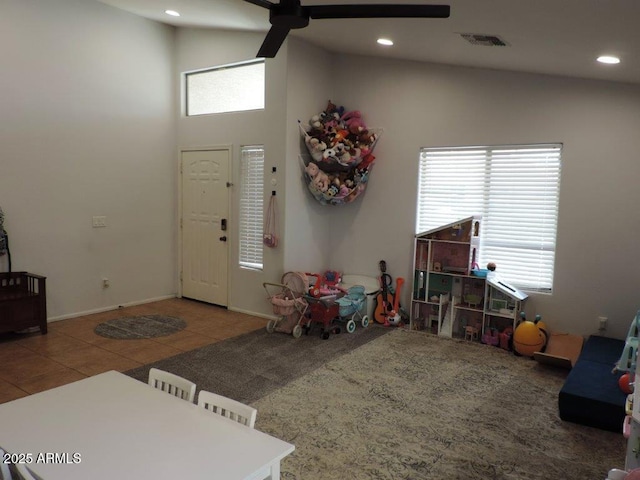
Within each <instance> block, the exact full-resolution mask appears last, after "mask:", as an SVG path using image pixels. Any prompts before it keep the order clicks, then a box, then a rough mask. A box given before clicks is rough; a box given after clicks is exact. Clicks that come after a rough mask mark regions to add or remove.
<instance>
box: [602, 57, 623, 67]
mask: <svg viewBox="0 0 640 480" xmlns="http://www.w3.org/2000/svg"><path fill="white" fill-rule="evenodd" d="M598 61H599V62H600V63H607V64H609V65H615V64H617V63H620V59H619V58H618V57H613V56H611V55H602V56H601V57H598Z"/></svg>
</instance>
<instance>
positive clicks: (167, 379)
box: [149, 368, 196, 403]
mask: <svg viewBox="0 0 640 480" xmlns="http://www.w3.org/2000/svg"><path fill="white" fill-rule="evenodd" d="M149 385H151V386H152V387H153V388H157V389H158V390H162V391H163V392H166V393H168V394H169V395H173V396H174V397H178V398H181V399H182V400H186V401H187V402H191V403H193V400H194V399H195V397H196V384H195V383H193V382H190V381H189V380H187V379H186V378H182V377H180V376H178V375H175V374H173V373H169V372H165V371H164V370H159V369H157V368H152V369H151V370H149Z"/></svg>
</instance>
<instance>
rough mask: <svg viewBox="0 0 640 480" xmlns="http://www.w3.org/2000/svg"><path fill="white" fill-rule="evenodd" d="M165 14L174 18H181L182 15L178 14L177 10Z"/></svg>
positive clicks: (166, 11)
mask: <svg viewBox="0 0 640 480" xmlns="http://www.w3.org/2000/svg"><path fill="white" fill-rule="evenodd" d="M164 13H166V14H167V15H171V16H172V17H179V16H180V14H179V13H178V12H176V11H175V10H165V11H164Z"/></svg>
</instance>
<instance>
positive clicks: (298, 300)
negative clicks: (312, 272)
mask: <svg viewBox="0 0 640 480" xmlns="http://www.w3.org/2000/svg"><path fill="white" fill-rule="evenodd" d="M262 286H263V287H264V289H265V291H266V292H267V296H268V298H269V300H270V301H271V305H273V313H275V314H276V315H278V316H279V318H278V319H277V320H269V323H267V332H269V333H273V332H283V333H290V334H291V335H293V338H299V337H300V336H301V335H302V324H303V323H306V318H305V313H306V311H307V307H308V303H307V301H306V300H305V298H304V297H305V295H306V293H307V291H308V289H309V282H308V280H307V276H306V275H305V274H304V273H299V272H287V273H285V274H284V275H283V276H282V283H269V282H264V283H263V284H262Z"/></svg>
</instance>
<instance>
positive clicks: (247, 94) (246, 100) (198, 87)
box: [185, 60, 265, 116]
mask: <svg viewBox="0 0 640 480" xmlns="http://www.w3.org/2000/svg"><path fill="white" fill-rule="evenodd" d="M185 77H186V79H185V84H186V110H187V116H193V115H206V114H211V113H225V112H241V111H246V110H261V109H264V91H265V76H264V60H256V61H251V62H244V63H236V64H232V65H222V66H219V67H215V68H211V69H207V70H200V71H197V72H190V73H186V74H185Z"/></svg>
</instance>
